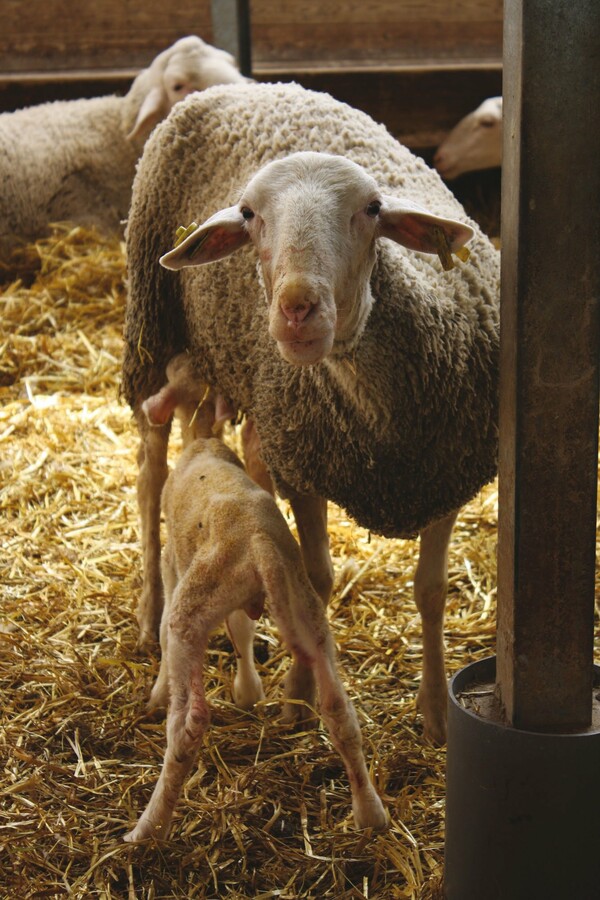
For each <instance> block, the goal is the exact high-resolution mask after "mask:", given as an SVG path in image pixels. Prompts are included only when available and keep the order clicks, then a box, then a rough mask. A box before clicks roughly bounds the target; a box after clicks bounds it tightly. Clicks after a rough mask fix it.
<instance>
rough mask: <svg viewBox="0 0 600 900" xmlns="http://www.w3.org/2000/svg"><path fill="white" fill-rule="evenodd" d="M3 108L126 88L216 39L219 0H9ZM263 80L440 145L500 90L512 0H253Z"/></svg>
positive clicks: (408, 138) (0, 37)
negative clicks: (175, 49) (292, 86)
mask: <svg viewBox="0 0 600 900" xmlns="http://www.w3.org/2000/svg"><path fill="white" fill-rule="evenodd" d="M1 21H2V28H1V29H0V110H9V109H15V108H18V107H20V106H25V105H29V104H31V103H35V102H40V101H42V100H47V99H55V98H66V97H71V96H93V95H98V94H103V93H109V92H112V91H115V90H116V91H123V90H126V88H127V86H128V84H129V83H130V81H131V78H132V77H133V75H134V74H135V73H136V71H138V70H139V68H141V67H143V66H145V65H147V64H148V63H149V62H150V60H152V59H153V57H154V56H155V55H156V54H157V53H158V52H160V51H161V50H163V49H164V48H165V47H167V46H168V45H169V44H171V43H172V42H173V41H174V40H176V39H177V38H178V37H181V36H183V35H185V34H192V33H195V34H199V35H200V36H201V37H203V38H204V39H205V40H207V41H208V42H212V41H213V32H212V18H211V0H196V2H193V0H187V2H185V3H177V2H170V3H164V2H159V0H93V2H87V3H86V2H81V0H77V2H75V0H29V2H23V0H2V10H1ZM251 22H252V60H253V71H254V74H255V77H257V78H258V79H260V80H270V79H275V78H277V79H278V80H279V79H280V80H290V79H294V80H297V81H299V82H300V83H301V84H304V85H305V86H306V87H311V88H314V89H316V90H327V91H329V92H330V93H332V94H333V95H334V96H337V97H339V99H341V100H345V101H346V102H349V103H351V104H353V105H355V106H357V107H359V108H361V109H364V110H365V111H367V112H369V113H370V114H371V115H373V116H374V117H375V118H377V119H378V120H380V121H383V122H385V124H386V125H387V126H388V128H390V130H391V131H392V132H393V133H394V134H395V135H397V136H398V137H399V138H401V139H402V140H404V141H405V142H406V143H408V144H409V145H410V146H413V147H416V148H419V147H431V146H434V145H435V144H436V143H437V142H439V140H440V139H441V137H442V136H443V134H444V133H445V132H446V131H447V130H448V129H449V128H451V127H452V126H453V125H454V124H455V122H456V121H457V120H458V119H459V118H460V117H461V116H462V115H464V114H465V113H466V112H468V111H469V110H470V109H472V108H473V107H474V106H476V105H477V104H478V103H479V102H480V101H481V100H483V99H484V98H485V97H486V96H490V95H491V94H497V93H500V91H501V61H502V0H461V2H460V3H448V0H369V2H367V0H251Z"/></svg>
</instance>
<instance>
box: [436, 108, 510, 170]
mask: <svg viewBox="0 0 600 900" xmlns="http://www.w3.org/2000/svg"><path fill="white" fill-rule="evenodd" d="M433 164H434V165H435V167H436V169H437V170H438V172H439V173H440V175H441V176H442V178H445V179H446V181H451V180H452V179H454V178H458V176H459V175H462V174H463V173H464V172H472V171H477V170H478V169H491V168H493V167H494V166H500V165H502V97H489V98H488V99H487V100H484V101H483V103H482V104H481V105H480V106H478V107H477V109H475V110H473V112H471V113H469V114H468V115H467V116H465V117H464V118H463V119H461V120H460V122H459V123H458V124H457V125H455V126H454V128H453V129H452V131H451V132H450V134H448V135H447V136H446V138H444V140H443V141H442V143H441V144H440V146H439V147H438V149H437V151H436V154H435V156H434V158H433Z"/></svg>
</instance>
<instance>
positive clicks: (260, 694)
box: [231, 675, 265, 709]
mask: <svg viewBox="0 0 600 900" xmlns="http://www.w3.org/2000/svg"><path fill="white" fill-rule="evenodd" d="M231 693H232V695H233V702H234V703H235V705H236V706H237V707H239V709H252V708H253V707H254V706H256V704H257V703H258V702H259V700H264V699H265V692H264V691H263V686H262V683H261V680H260V678H259V677H258V675H256V676H255V677H253V678H251V679H250V678H248V679H246V678H240V677H238V676H237V675H236V677H235V678H234V680H233V685H232V687H231Z"/></svg>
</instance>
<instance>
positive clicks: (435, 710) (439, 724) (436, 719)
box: [417, 688, 447, 747]
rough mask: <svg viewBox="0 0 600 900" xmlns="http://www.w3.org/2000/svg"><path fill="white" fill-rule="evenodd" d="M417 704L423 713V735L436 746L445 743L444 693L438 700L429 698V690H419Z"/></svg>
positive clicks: (445, 713) (445, 715)
mask: <svg viewBox="0 0 600 900" xmlns="http://www.w3.org/2000/svg"><path fill="white" fill-rule="evenodd" d="M417 706H418V707H419V709H420V710H421V713H422V715H423V721H424V726H423V735H424V737H425V738H426V739H427V740H429V741H431V743H432V744H435V745H436V746H437V747H440V746H442V745H443V744H445V743H446V718H447V710H446V694H445V688H444V697H443V699H441V700H440V701H439V702H438V701H437V700H436V698H433V699H432V698H431V694H430V692H427V691H423V690H419V693H418V695H417Z"/></svg>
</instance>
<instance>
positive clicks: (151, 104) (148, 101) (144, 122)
mask: <svg viewBox="0 0 600 900" xmlns="http://www.w3.org/2000/svg"><path fill="white" fill-rule="evenodd" d="M168 112H169V105H168V98H167V92H166V91H165V89H164V88H162V87H158V86H157V87H153V88H152V89H151V90H150V91H148V93H147V94H146V96H145V97H144V100H143V102H142V105H141V106H140V108H139V111H138V114H137V118H136V120H135V124H134V126H133V128H132V129H131V131H130V132H129V134H128V135H127V140H128V141H132V140H134V139H135V138H139V137H143V138H144V140H145V139H146V138H147V137H148V135H149V134H150V132H151V131H152V129H153V128H154V126H155V125H157V124H158V123H159V122H160V120H161V119H163V118H164V117H165V116H166V115H167V113H168Z"/></svg>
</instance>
